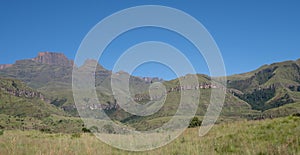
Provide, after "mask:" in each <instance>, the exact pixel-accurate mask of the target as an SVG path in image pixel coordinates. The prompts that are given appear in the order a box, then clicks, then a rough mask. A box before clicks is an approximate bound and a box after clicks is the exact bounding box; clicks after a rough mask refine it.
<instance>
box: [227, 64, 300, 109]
mask: <svg viewBox="0 0 300 155" xmlns="http://www.w3.org/2000/svg"><path fill="white" fill-rule="evenodd" d="M228 87H229V88H231V89H232V91H233V92H234V90H239V91H240V92H241V93H234V94H235V95H236V96H238V97H239V98H240V99H242V100H244V101H246V102H248V103H249V104H250V105H251V106H252V108H253V109H256V110H262V111H264V110H267V109H271V108H276V107H280V106H282V105H285V104H289V103H294V102H297V101H300V66H299V60H297V61H286V62H281V63H274V64H271V65H265V66H262V67H260V68H259V69H257V70H255V71H252V72H249V73H245V74H239V75H233V76H229V77H228Z"/></svg>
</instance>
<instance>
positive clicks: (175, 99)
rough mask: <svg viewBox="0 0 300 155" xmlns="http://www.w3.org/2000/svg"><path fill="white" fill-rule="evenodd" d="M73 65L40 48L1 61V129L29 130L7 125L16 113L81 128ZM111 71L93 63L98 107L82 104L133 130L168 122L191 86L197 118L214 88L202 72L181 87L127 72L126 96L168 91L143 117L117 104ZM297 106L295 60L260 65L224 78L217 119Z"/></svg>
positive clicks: (299, 90) (299, 66) (142, 97)
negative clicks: (157, 87)
mask: <svg viewBox="0 0 300 155" xmlns="http://www.w3.org/2000/svg"><path fill="white" fill-rule="evenodd" d="M95 63H97V61H95V60H86V62H85V63H84V65H82V66H79V67H74V68H76V69H79V70H80V69H81V70H84V69H85V68H86V67H91V65H93V64H95ZM73 65H74V62H73V61H72V60H69V59H68V58H67V57H66V56H65V55H64V54H62V53H54V52H40V53H38V56H37V57H35V58H30V59H25V60H18V61H16V62H15V63H14V64H5V65H0V87H1V90H0V99H1V100H0V106H1V109H0V115H1V117H0V118H1V119H0V120H1V121H0V127H3V128H15V127H16V126H18V127H19V126H23V127H24V128H33V126H32V125H28V124H27V125H24V124H23V125H22V123H21V124H20V123H15V126H14V125H11V123H10V124H9V123H7V121H8V118H9V117H16V118H15V120H16V119H17V118H22V119H28V120H29V119H31V122H38V123H35V124H38V125H36V126H39V128H40V129H43V130H51V131H61V130H63V126H64V125H66V124H68V125H69V124H70V123H71V124H73V126H74V129H76V130H80V126H82V122H81V121H80V119H79V118H78V113H77V109H76V106H75V104H74V99H73V92H72V70H73ZM120 74H127V73H125V72H120ZM111 75H112V72H111V71H109V70H107V69H105V68H104V67H103V66H101V65H100V64H98V63H97V69H96V71H95V80H96V88H97V95H98V99H99V101H100V103H101V105H100V106H98V107H85V108H92V109H93V110H95V112H97V110H101V109H104V110H105V112H106V113H107V114H108V115H109V117H111V118H112V119H113V120H115V121H119V122H122V123H125V124H128V125H130V126H132V127H134V128H136V129H138V130H147V129H149V128H157V127H159V126H160V125H161V124H163V123H164V122H166V121H168V120H170V119H171V117H172V116H173V115H174V114H175V113H176V110H177V107H178V104H179V101H180V92H181V91H185V90H188V89H190V88H197V89H199V90H200V100H199V106H198V107H199V108H198V109H197V113H196V115H197V116H198V117H199V118H202V117H203V116H204V114H205V112H206V109H207V107H208V105H209V100H210V94H211V90H212V89H218V88H216V86H215V85H213V81H212V79H211V78H210V77H209V76H207V75H203V74H197V77H198V81H199V85H193V84H191V85H189V86H186V87H185V88H182V87H180V82H179V79H174V80H170V81H164V80H162V79H159V78H151V77H136V76H130V80H129V84H130V92H131V96H132V98H134V100H135V101H137V102H138V103H140V104H144V103H146V102H149V101H151V100H152V99H151V97H150V96H149V92H148V88H149V86H150V85H151V83H153V82H157V81H158V82H162V83H163V84H164V85H165V87H166V89H167V93H168V95H167V98H166V102H165V104H164V105H163V107H162V108H161V109H160V110H159V111H158V112H157V113H155V114H153V115H151V116H144V117H142V116H135V115H132V114H130V113H128V112H126V111H124V110H122V109H121V108H120V107H119V106H118V103H117V101H116V99H115V98H114V96H113V93H112V92H111V86H110V82H111ZM186 76H188V75H186ZM180 78H184V77H180ZM299 105H300V59H298V60H297V61H285V62H280V63H274V64H270V65H264V66H262V67H260V68H258V69H257V70H254V71H251V72H247V73H243V74H237V75H231V76H228V77H227V93H226V98H225V103H224V107H223V110H222V112H221V117H220V118H219V120H218V122H222V121H232V120H240V119H262V118H266V117H268V118H273V117H279V116H285V115H290V114H293V113H299V112H300V106H299ZM10 120H11V119H10ZM29 122H30V121H29ZM62 122H65V123H62ZM74 122H75V123H74ZM29 124H30V123H29ZM53 124H55V125H56V126H59V124H60V125H61V127H56V128H53ZM74 124H77V125H74ZM78 126H79V127H78Z"/></svg>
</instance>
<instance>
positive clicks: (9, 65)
mask: <svg viewBox="0 0 300 155" xmlns="http://www.w3.org/2000/svg"><path fill="white" fill-rule="evenodd" d="M11 66H12V64H3V65H0V70H1V69H5V68H8V67H11Z"/></svg>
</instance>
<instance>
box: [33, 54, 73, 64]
mask: <svg viewBox="0 0 300 155" xmlns="http://www.w3.org/2000/svg"><path fill="white" fill-rule="evenodd" d="M32 60H33V61H35V62H38V63H42V64H49V65H60V66H70V67H71V66H73V63H74V62H73V61H72V60H69V59H68V58H67V57H66V56H65V55H64V54H62V53H53V52H40V53H39V54H38V56H37V57H35V58H33V59H32Z"/></svg>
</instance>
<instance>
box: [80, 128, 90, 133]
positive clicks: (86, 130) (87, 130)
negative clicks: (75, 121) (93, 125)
mask: <svg viewBox="0 0 300 155" xmlns="http://www.w3.org/2000/svg"><path fill="white" fill-rule="evenodd" d="M82 131H83V132H84V133H91V130H90V129H87V128H82Z"/></svg>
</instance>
